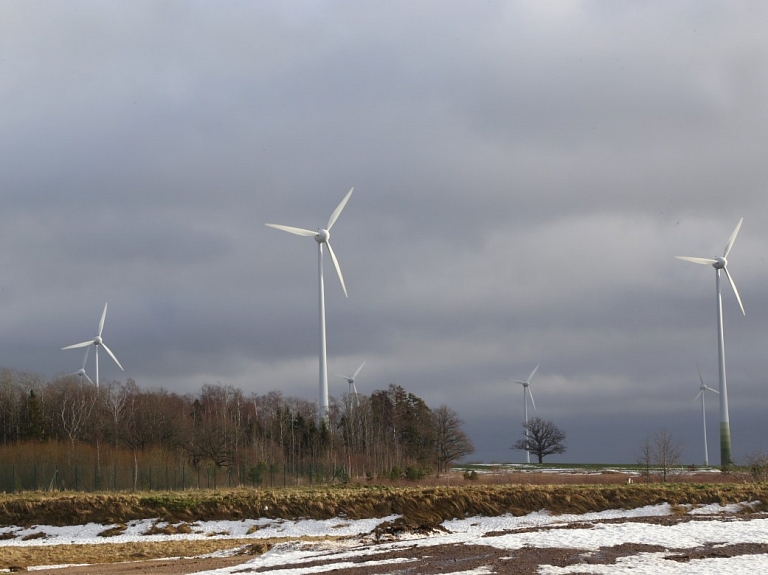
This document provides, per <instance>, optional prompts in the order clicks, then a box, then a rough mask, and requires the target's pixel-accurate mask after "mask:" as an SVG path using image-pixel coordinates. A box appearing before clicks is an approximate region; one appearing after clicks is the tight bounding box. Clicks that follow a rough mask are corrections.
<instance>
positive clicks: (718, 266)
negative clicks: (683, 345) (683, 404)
mask: <svg viewBox="0 0 768 575" xmlns="http://www.w3.org/2000/svg"><path fill="white" fill-rule="evenodd" d="M743 221H744V218H741V219H740V220H739V223H738V224H736V228H735V229H734V230H733V233H732V234H731V237H730V238H728V243H726V244H725V251H724V252H723V255H722V257H719V256H718V257H716V258H714V259H712V258H693V257H688V256H676V257H677V259H680V260H685V261H687V262H693V263H695V264H702V265H711V266H712V267H713V268H715V289H716V292H717V363H718V367H719V375H720V465H723V466H727V465H730V464H732V463H733V459H732V458H731V423H730V420H729V417H728V386H727V384H726V380H725V342H724V336H723V298H722V295H721V292H720V271H724V272H725V275H726V277H727V278H728V281H729V282H730V284H731V287H732V288H733V293H734V294H735V295H736V301H738V302H739V307H740V308H741V313H742V314H744V315H746V313H745V312H744V305H743V304H742V303H741V297H740V296H739V291H738V290H737V289H736V284H735V283H734V281H733V278H732V277H731V274H730V272H729V271H728V259H727V258H728V254H730V253H731V248H732V247H733V242H734V241H735V240H736V236H737V235H738V233H739V228H741V223H742V222H743Z"/></svg>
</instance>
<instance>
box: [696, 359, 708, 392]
mask: <svg viewBox="0 0 768 575" xmlns="http://www.w3.org/2000/svg"><path fill="white" fill-rule="evenodd" d="M696 371H698V372H699V381H700V382H701V385H702V387H706V386H705V385H704V378H703V377H701V369H700V368H699V362H698V361H697V362H696Z"/></svg>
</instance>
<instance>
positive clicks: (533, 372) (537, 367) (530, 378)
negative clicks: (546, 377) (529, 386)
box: [528, 364, 541, 383]
mask: <svg viewBox="0 0 768 575" xmlns="http://www.w3.org/2000/svg"><path fill="white" fill-rule="evenodd" d="M539 365H541V364H539ZM539 365H537V366H536V367H534V368H533V371H532V372H531V375H529V376H528V383H531V380H532V379H533V376H534V375H536V370H537V369H539Z"/></svg>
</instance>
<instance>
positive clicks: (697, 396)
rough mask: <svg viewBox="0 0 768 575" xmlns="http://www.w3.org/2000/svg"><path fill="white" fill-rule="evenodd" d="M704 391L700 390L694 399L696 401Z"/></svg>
mask: <svg viewBox="0 0 768 575" xmlns="http://www.w3.org/2000/svg"><path fill="white" fill-rule="evenodd" d="M702 393H704V392H703V391H700V392H699V393H698V394H697V395H696V397H694V398H693V401H696V400H697V399H699V398H700V397H701V394H702Z"/></svg>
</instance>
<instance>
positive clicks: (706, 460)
mask: <svg viewBox="0 0 768 575" xmlns="http://www.w3.org/2000/svg"><path fill="white" fill-rule="evenodd" d="M696 369H698V370H699V381H700V382H701V387H700V388H699V394H698V395H697V396H696V397H694V398H693V401H696V400H697V399H699V397H701V422H702V425H703V426H704V465H709V452H708V451H707V412H706V409H705V407H704V392H705V391H714V392H715V393H717V394H719V393H720V392H719V391H717V390H716V389H712V388H711V387H709V386H707V385H704V378H703V377H701V370H700V369H699V366H698V365H696Z"/></svg>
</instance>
